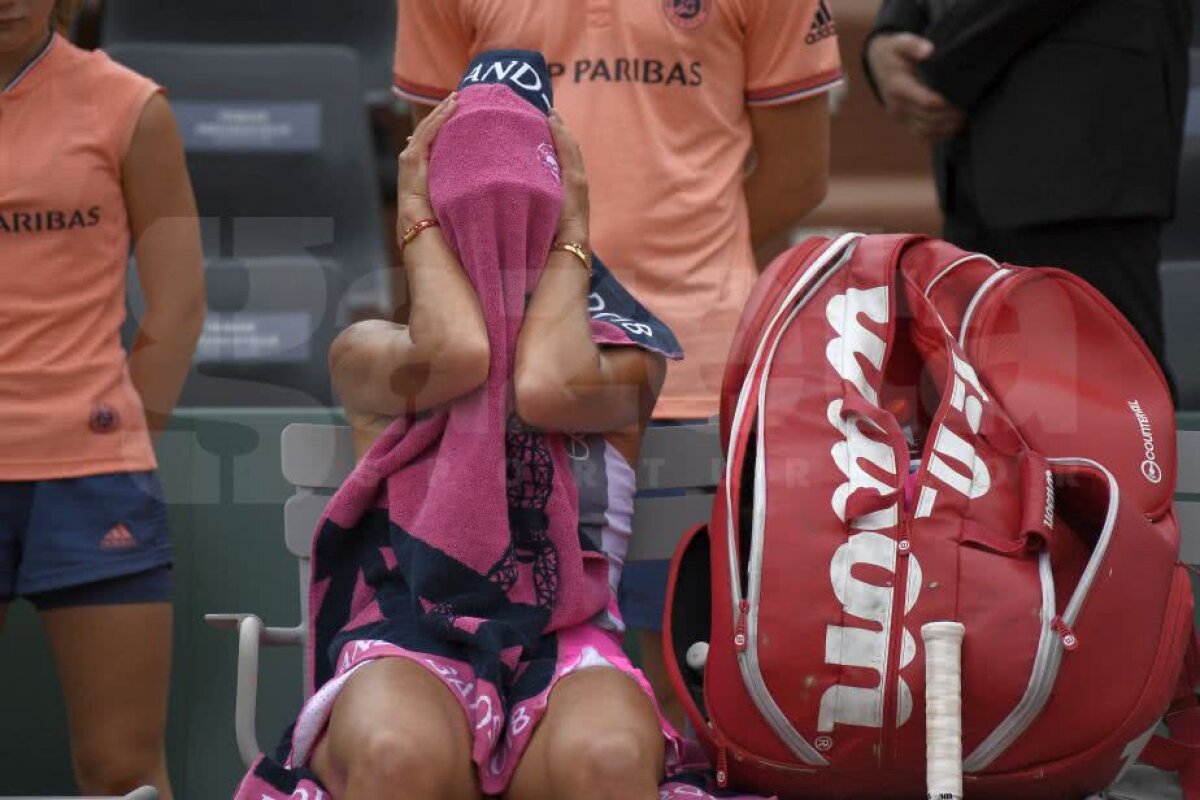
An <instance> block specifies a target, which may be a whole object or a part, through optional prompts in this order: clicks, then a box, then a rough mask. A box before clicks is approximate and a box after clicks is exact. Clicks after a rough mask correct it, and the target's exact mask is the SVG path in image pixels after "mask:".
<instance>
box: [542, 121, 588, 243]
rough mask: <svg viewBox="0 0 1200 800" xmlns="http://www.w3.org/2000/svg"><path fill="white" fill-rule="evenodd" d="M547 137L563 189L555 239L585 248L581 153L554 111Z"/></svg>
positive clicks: (585, 203)
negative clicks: (556, 159) (551, 143)
mask: <svg viewBox="0 0 1200 800" xmlns="http://www.w3.org/2000/svg"><path fill="white" fill-rule="evenodd" d="M550 133H551V134H552V135H553V136H554V147H555V148H556V149H557V150H558V166H559V171H560V172H561V173H562V185H563V206H562V213H561V214H560V215H559V217H558V231H557V237H558V240H559V241H562V242H574V243H575V244H578V245H580V246H582V247H584V248H588V247H589V245H588V235H589V231H590V228H589V227H588V213H589V212H588V182H587V173H585V172H584V169H583V153H582V152H581V151H580V149H579V144H578V143H577V142H576V141H575V139H574V137H572V136H571V134H570V132H569V131H567V126H566V125H564V124H563V121H562V117H560V116H559V115H558V112H557V111H551V112H550Z"/></svg>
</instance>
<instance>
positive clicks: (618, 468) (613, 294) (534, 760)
mask: <svg viewBox="0 0 1200 800" xmlns="http://www.w3.org/2000/svg"><path fill="white" fill-rule="evenodd" d="M401 165H402V169H401V186H400V193H401V199H400V228H401V230H402V231H403V234H402V240H403V243H404V250H403V259H404V264H405V269H406V272H407V276H408V285H409V291H410V292H411V297H412V303H413V305H412V312H411V318H410V324H409V325H408V326H407V327H405V326H400V325H394V324H390V323H387V322H367V323H360V324H358V325H356V326H354V327H352V328H350V329H349V330H347V331H346V332H345V333H344V334H343V335H342V336H341V337H339V339H338V341H337V342H336V343H335V345H334V347H333V349H332V352H331V354H330V363H331V368H332V370H333V375H334V380H335V383H336V386H337V388H338V391H339V394H340V395H341V397H342V400H343V402H344V404H345V407H346V412H347V415H348V417H349V418H350V421H351V424H352V426H353V429H354V434H355V438H356V446H357V448H358V452H359V454H360V460H359V463H358V466H357V468H356V469H355V471H354V473H353V474H352V475H351V476H350V477H349V478H348V479H347V481H346V483H345V484H344V485H343V487H342V488H341V489H340V490H339V492H338V494H337V495H336V496H335V497H334V498H333V500H332V501H331V503H330V505H329V508H328V509H327V511H326V516H325V517H324V518H323V519H322V521H321V523H320V527H319V530H318V532H317V539H316V542H315V545H314V550H313V562H312V563H313V572H312V595H311V603H310V606H311V612H310V613H311V617H310V625H311V627H310V630H311V637H310V646H311V652H310V658H311V667H312V674H313V676H314V685H313V686H312V687H310V688H311V689H312V696H311V698H310V699H309V701H308V702H307V703H306V704H305V707H304V709H303V710H302V712H301V714H300V717H299V719H298V720H297V723H296V725H295V727H294V729H293V730H292V731H291V735H290V736H289V738H288V740H287V741H286V742H285V743H284V746H283V747H282V748H281V753H280V760H279V761H274V760H267V759H260V760H259V762H258V763H257V764H256V765H255V766H254V768H253V769H252V770H251V773H250V775H248V776H247V778H246V779H245V781H243V784H242V787H241V789H240V790H239V794H238V797H240V798H253V800H264V798H283V797H299V796H301V795H300V793H301V792H304V793H306V794H305V796H308V797H320V796H326V795H329V796H332V797H333V798H336V800H380V799H381V798H397V800H399V799H400V798H404V800H420V799H423V798H439V799H440V800H466V799H467V798H472V799H473V798H479V797H481V796H497V797H500V796H502V797H508V798H513V800H543V799H544V800H563V799H564V798H572V799H573V800H580V799H582V798H623V799H624V798H628V799H629V800H656V799H657V798H660V797H665V798H670V797H677V796H678V797H701V798H704V797H709V796H710V795H709V794H708V791H707V788H706V787H707V781H706V780H705V779H704V777H703V776H697V775H689V776H688V777H686V778H685V777H683V776H682V775H681V774H680V773H681V771H682V766H683V765H682V760H683V756H682V745H683V743H682V741H681V739H680V738H679V736H678V735H677V734H676V733H675V731H674V730H672V729H671V727H670V725H669V724H667V723H665V722H664V721H663V720H662V719H661V718H660V715H659V713H658V710H657V708H656V706H655V702H654V700H653V695H652V692H651V690H650V687H649V686H648V684H647V683H646V681H645V679H644V678H643V676H642V675H641V673H640V672H639V671H638V670H637V669H635V668H634V667H633V666H632V665H631V664H630V662H629V661H628V660H627V659H626V657H625V655H624V653H623V652H622V649H621V640H620V633H621V631H622V629H623V625H622V623H621V621H620V616H619V613H618V611H617V606H616V600H615V591H614V590H615V587H616V585H617V582H618V579H619V577H620V570H621V565H622V561H623V557H624V554H625V551H626V548H627V543H628V539H629V535H630V524H631V518H632V511H633V496H634V491H635V479H634V471H633V468H632V466H631V465H632V464H634V463H636V460H637V455H638V445H639V441H640V439H641V434H642V431H643V429H644V427H645V425H646V422H647V420H648V419H649V417H650V412H651V410H652V409H653V407H654V403H655V398H656V395H657V393H658V390H659V388H660V386H661V383H662V381H663V377H664V371H665V360H666V358H677V357H679V355H680V353H679V348H678V344H677V342H676V341H675V338H674V336H673V335H672V334H671V332H670V331H669V330H668V329H667V328H666V327H665V326H664V325H663V324H662V323H661V322H659V321H658V320H657V319H655V318H654V317H653V316H652V315H651V314H650V313H649V312H648V311H646V309H644V308H642V307H641V306H640V305H638V304H637V303H636V301H634V300H633V298H632V297H631V296H630V295H629V294H628V293H627V292H626V291H625V290H624V289H623V288H622V287H621V286H620V285H619V284H618V283H617V282H616V281H615V280H614V279H613V277H612V276H611V274H609V273H608V272H607V270H605V269H604V267H603V265H602V264H600V263H599V262H598V261H596V260H594V259H593V258H592V256H591V254H590V252H589V250H588V191H587V182H586V179H585V176H584V170H583V159H582V156H581V154H580V151H579V148H578V146H577V145H576V144H575V142H574V141H573V140H572V138H571V136H570V135H569V134H568V133H567V131H566V130H565V129H564V127H563V125H562V122H561V120H560V119H559V118H558V117H557V116H556V115H555V114H554V113H553V111H552V110H551V106H550V99H549V77H548V75H547V73H546V67H545V63H544V61H543V60H542V58H541V56H540V55H538V54H536V53H529V52H523V51H503V52H492V53H486V54H484V55H481V56H480V57H478V58H477V59H476V60H475V62H473V63H472V65H471V69H470V71H468V73H467V75H466V77H465V78H464V81H463V84H462V86H461V87H460V91H459V92H458V93H457V94H456V95H454V96H452V97H450V98H449V99H447V100H446V101H445V102H443V103H442V104H441V105H440V106H439V107H438V108H437V109H436V110H435V111H434V112H433V113H432V114H431V115H430V116H429V117H428V118H427V119H426V120H425V121H423V122H422V123H421V125H420V126H419V127H418V128H417V130H416V131H415V133H414V135H413V137H412V139H411V140H410V142H409V145H408V147H407V149H406V150H405V151H404V153H403V155H402V156H401ZM318 792H324V793H326V795H322V794H318ZM660 792H661V794H660Z"/></svg>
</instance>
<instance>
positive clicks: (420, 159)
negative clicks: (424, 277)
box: [397, 92, 458, 234]
mask: <svg viewBox="0 0 1200 800" xmlns="http://www.w3.org/2000/svg"><path fill="white" fill-rule="evenodd" d="M457 102H458V93H457V92H455V93H453V94H451V95H450V96H449V97H447V98H446V99H445V100H443V101H442V102H441V103H439V104H438V106H437V108H435V109H434V110H433V111H431V112H430V113H429V116H427V117H425V119H423V120H421V124H419V125H417V127H416V130H414V131H413V135H412V136H410V137H408V146H407V147H405V148H404V150H403V151H402V152H401V153H400V179H399V190H398V191H397V198H398V199H397V205H398V208H399V218H398V225H399V228H400V230H399V233H400V234H403V233H404V231H406V230H408V229H409V228H411V227H412V226H413V225H415V224H416V223H417V222H419V221H420V220H423V219H428V218H430V217H432V216H433V206H432V205H431V204H430V202H429V149H430V147H432V146H433V140H434V139H435V138H437V133H438V130H440V129H441V127H442V125H443V124H444V123H445V122H446V120H448V119H450V117H452V116H454V109H455V108H456V104H457Z"/></svg>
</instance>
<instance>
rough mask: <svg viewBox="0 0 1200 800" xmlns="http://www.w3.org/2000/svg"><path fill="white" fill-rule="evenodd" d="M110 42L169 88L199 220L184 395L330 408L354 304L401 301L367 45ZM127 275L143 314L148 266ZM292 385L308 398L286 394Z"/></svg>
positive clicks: (196, 400)
mask: <svg viewBox="0 0 1200 800" xmlns="http://www.w3.org/2000/svg"><path fill="white" fill-rule="evenodd" d="M109 52H110V54H111V55H112V56H113V58H115V59H116V60H118V61H120V62H122V63H124V64H126V65H127V66H129V67H131V68H133V69H135V70H137V71H138V72H141V73H143V74H145V75H147V76H149V77H151V78H153V79H154V80H156V81H158V82H159V83H160V84H162V85H163V86H164V87H165V88H166V90H167V92H168V96H169V97H170V100H171V104H172V108H173V110H174V112H175V115H176V117H177V119H178V120H179V127H180V130H181V133H182V136H183V141H184V147H185V150H186V152H187V161H188V168H189V171H190V173H191V178H192V185H193V187H194V189H195V193H196V201H197V205H198V208H199V213H200V217H201V233H202V239H203V244H204V253H205V258H206V261H207V264H208V278H209V311H210V318H209V320H208V328H207V329H206V331H205V338H204V339H202V340H201V346H200V350H199V352H198V354H197V369H196V370H195V375H194V377H193V379H192V380H190V381H189V382H188V385H187V386H186V387H185V389H184V394H183V397H182V400H181V404H182V405H185V406H233V405H237V406H295V405H330V404H332V402H333V397H332V390H331V388H330V385H329V379H328V370H327V368H326V359H327V355H328V347H329V343H330V341H331V340H332V338H333V336H334V335H335V334H336V332H337V330H338V329H339V328H340V327H341V326H343V325H344V324H345V323H347V322H348V321H349V319H350V313H351V311H352V310H353V309H354V308H358V307H365V306H373V307H384V308H386V307H387V305H386V303H387V302H388V300H389V291H388V287H387V279H386V275H387V266H388V262H389V257H388V255H387V252H386V250H385V247H384V242H383V232H382V225H381V224H380V221H381V219H382V212H381V209H380V197H379V190H378V186H377V184H376V180H375V167H374V154H373V150H372V144H371V140H370V134H369V131H368V119H367V114H366V111H365V109H364V107H363V105H362V103H361V100H360V98H359V97H358V95H359V93H360V88H361V78H360V76H359V67H358V58H357V56H356V55H355V53H354V52H353V51H352V50H350V49H348V48H345V47H336V46H319V45H309V46H290V45H289V46H284V45H279V46H234V45H178V44H123V45H117V46H114V47H112V48H111V49H110V51H109ZM129 285H130V295H131V296H130V307H131V311H132V313H131V318H132V320H136V319H137V318H138V303H139V297H138V294H137V281H136V276H134V275H131V280H130V282H129ZM132 329H133V322H132V321H131V323H130V324H129V325H128V326H127V329H126V332H125V336H126V341H127V342H129V341H130V339H131V336H132ZM280 390H284V391H288V390H290V391H293V392H298V393H300V394H301V395H302V396H303V397H307V398H309V400H308V402H299V401H298V400H297V399H295V398H289V399H286V401H285V402H281V397H280Z"/></svg>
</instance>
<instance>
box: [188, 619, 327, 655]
mask: <svg viewBox="0 0 1200 800" xmlns="http://www.w3.org/2000/svg"><path fill="white" fill-rule="evenodd" d="M254 616H255V615H254V614H205V615H204V621H205V622H207V623H208V624H209V625H210V626H211V627H213V628H216V629H217V630H223V631H236V630H238V628H239V626H240V625H241V622H242V620H243V619H246V618H247V617H254ZM259 622H260V623H261V620H259ZM307 634H308V628H307V626H306V625H304V624H300V625H296V626H295V627H292V628H268V627H264V628H262V635H261V637H260V638H259V644H261V645H264V646H266V647H285V646H292V645H301V644H304V640H305V638H306V636H307Z"/></svg>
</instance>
